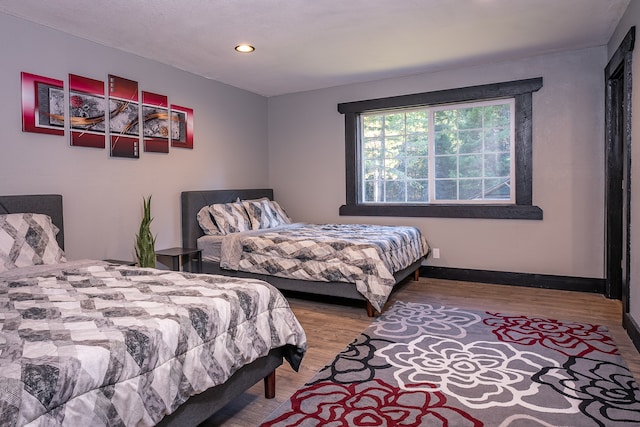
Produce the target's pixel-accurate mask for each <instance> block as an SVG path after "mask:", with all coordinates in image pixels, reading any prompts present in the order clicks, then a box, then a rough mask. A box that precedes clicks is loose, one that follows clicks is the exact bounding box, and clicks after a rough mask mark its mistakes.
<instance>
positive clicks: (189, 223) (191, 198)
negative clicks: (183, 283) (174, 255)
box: [180, 188, 273, 248]
mask: <svg viewBox="0 0 640 427" xmlns="http://www.w3.org/2000/svg"><path fill="white" fill-rule="evenodd" d="M261 197H268V198H269V199H271V200H273V190H272V189H268V188H261V189H260V188H259V189H255V188H250V189H246V190H205V191H183V192H182V194H181V195H180V198H181V206H182V246H183V247H185V248H195V247H197V246H196V245H197V241H198V238H199V237H200V236H203V235H204V233H203V232H202V229H201V228H200V225H199V224H198V220H197V219H196V215H198V211H199V210H200V209H201V208H203V207H204V206H208V205H212V204H214V203H230V202H235V201H236V200H238V198H240V199H241V200H247V199H259V198H261Z"/></svg>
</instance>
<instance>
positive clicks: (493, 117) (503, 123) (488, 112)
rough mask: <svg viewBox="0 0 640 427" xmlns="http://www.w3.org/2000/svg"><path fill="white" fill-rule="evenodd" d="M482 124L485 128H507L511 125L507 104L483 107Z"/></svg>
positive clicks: (509, 110)
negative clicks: (483, 123)
mask: <svg viewBox="0 0 640 427" xmlns="http://www.w3.org/2000/svg"><path fill="white" fill-rule="evenodd" d="M484 122H485V126H486V127H509V125H510V123H511V109H510V108H509V104H502V105H489V106H486V107H484Z"/></svg>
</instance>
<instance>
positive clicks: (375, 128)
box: [362, 115, 383, 138]
mask: <svg viewBox="0 0 640 427" xmlns="http://www.w3.org/2000/svg"><path fill="white" fill-rule="evenodd" d="M382 117H383V116H381V115H376V116H371V115H368V116H365V117H364V120H363V121H362V123H363V126H362V128H363V129H362V133H363V136H364V137H365V138H371V137H378V136H380V135H381V134H382Z"/></svg>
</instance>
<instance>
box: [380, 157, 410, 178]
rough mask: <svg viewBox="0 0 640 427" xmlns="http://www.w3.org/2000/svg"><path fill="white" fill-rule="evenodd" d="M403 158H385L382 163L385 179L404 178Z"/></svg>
mask: <svg viewBox="0 0 640 427" xmlns="http://www.w3.org/2000/svg"><path fill="white" fill-rule="evenodd" d="M404 162H405V160H404V158H399V159H386V160H385V162H384V164H385V168H384V172H385V173H384V177H385V179H405V178H406V173H405V169H404Z"/></svg>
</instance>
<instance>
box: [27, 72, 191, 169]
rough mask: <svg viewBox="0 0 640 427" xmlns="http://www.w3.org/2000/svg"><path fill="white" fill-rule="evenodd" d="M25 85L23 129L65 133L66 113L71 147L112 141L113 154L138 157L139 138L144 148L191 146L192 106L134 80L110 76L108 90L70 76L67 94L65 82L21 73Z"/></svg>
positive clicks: (152, 150) (92, 81)
mask: <svg viewBox="0 0 640 427" xmlns="http://www.w3.org/2000/svg"><path fill="white" fill-rule="evenodd" d="M21 85H22V87H21V89H22V130H23V131H24V132H35V133H44V134H51V135H64V133H65V126H66V125H67V123H66V118H67V117H68V118H69V122H68V126H69V132H70V142H71V145H72V146H77V147H92V148H105V147H106V141H109V154H110V156H111V157H125V158H135V159H137V158H139V157H140V139H141V138H142V142H143V147H144V148H143V149H144V151H145V152H150V153H168V152H169V146H171V147H177V148H189V149H193V109H191V108H187V107H181V106H178V105H171V106H170V105H169V100H168V97H167V96H166V95H159V94H156V93H152V92H147V91H139V88H138V82H136V81H133V80H129V79H126V78H123V77H118V76H114V75H109V76H108V88H107V92H106V93H105V84H104V82H103V81H100V80H95V79H91V78H88V77H83V76H78V75H75V74H69V83H68V92H66V91H65V87H64V82H63V81H62V80H56V79H52V78H49V77H44V76H38V75H36V74H30V73H26V72H23V73H21ZM67 107H68V111H67Z"/></svg>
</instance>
